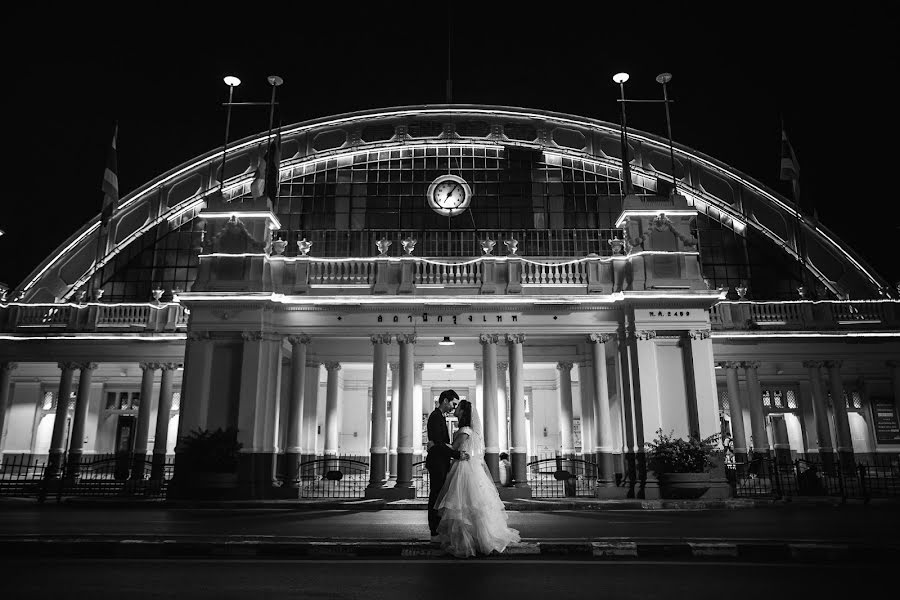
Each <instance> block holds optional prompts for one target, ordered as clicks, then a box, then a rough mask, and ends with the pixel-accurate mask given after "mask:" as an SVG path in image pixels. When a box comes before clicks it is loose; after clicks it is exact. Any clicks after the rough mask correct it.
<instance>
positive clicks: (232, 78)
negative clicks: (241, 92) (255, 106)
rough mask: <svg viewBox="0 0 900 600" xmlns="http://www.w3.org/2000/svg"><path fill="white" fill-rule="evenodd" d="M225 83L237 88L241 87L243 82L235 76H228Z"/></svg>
mask: <svg viewBox="0 0 900 600" xmlns="http://www.w3.org/2000/svg"><path fill="white" fill-rule="evenodd" d="M223 81H224V82H225V85H227V86H228V87H237V86H239V85H241V80H240V79H238V78H237V77H235V76H234V75H228V76H227V77H225V79H223Z"/></svg>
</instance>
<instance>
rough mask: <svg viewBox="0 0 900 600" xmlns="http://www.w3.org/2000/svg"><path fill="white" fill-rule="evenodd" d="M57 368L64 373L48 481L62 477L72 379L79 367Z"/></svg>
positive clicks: (61, 379) (48, 469)
mask: <svg viewBox="0 0 900 600" xmlns="http://www.w3.org/2000/svg"><path fill="white" fill-rule="evenodd" d="M57 366H58V367H59V368H60V370H61V371H62V373H61V374H60V377H59V391H58V392H57V394H56V416H55V417H54V419H53V434H52V435H51V437H50V455H49V456H48V458H47V469H46V470H45V471H44V477H45V478H47V479H51V478H55V479H58V478H59V477H60V468H61V467H62V458H63V455H64V454H65V453H66V448H65V443H66V440H65V435H66V425H67V423H66V421H67V420H68V419H69V396H70V395H71V394H72V378H73V375H74V374H75V368H76V366H77V365H76V363H73V362H65V363H62V362H61V363H59V364H58V365H57Z"/></svg>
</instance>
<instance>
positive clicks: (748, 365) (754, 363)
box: [741, 360, 762, 371]
mask: <svg viewBox="0 0 900 600" xmlns="http://www.w3.org/2000/svg"><path fill="white" fill-rule="evenodd" d="M741 364H742V365H743V366H744V368H745V369H747V370H748V371H749V370H750V369H754V370H755V369H759V368H760V367H761V366H762V361H758V360H745V361H744V362H743V363H741Z"/></svg>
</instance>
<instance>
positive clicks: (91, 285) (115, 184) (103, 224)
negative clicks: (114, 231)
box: [87, 121, 119, 302]
mask: <svg viewBox="0 0 900 600" xmlns="http://www.w3.org/2000/svg"><path fill="white" fill-rule="evenodd" d="M118 137H119V122H118V121H116V122H115V126H114V127H113V138H112V145H111V147H110V149H109V152H108V153H107V156H106V167H105V168H104V170H103V183H102V185H101V189H102V190H103V206H102V208H101V210H100V227H99V228H98V229H97V244H96V245H95V246H94V268H93V270H92V271H91V275H90V278H89V279H88V285H87V300H88V302H90V300H91V297H92V296H93V295H94V293H95V291H94V290H95V279H96V277H97V272H98V271H99V270H100V254H101V252H102V248H103V242H104V241H105V240H106V236H107V235H108V230H107V227H108V225H109V218H110V217H111V216H112V212H113V211H114V210H115V208H116V203H117V202H118V201H119V176H118V171H119V167H118V158H117V157H116V152H117V150H116V146H117V140H118Z"/></svg>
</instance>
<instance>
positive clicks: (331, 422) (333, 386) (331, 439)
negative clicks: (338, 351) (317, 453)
mask: <svg viewBox="0 0 900 600" xmlns="http://www.w3.org/2000/svg"><path fill="white" fill-rule="evenodd" d="M340 370H341V363H339V362H336V361H332V360H329V361H325V371H326V373H327V378H328V379H327V381H326V387H325V458H337V455H338V372H339V371H340Z"/></svg>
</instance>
